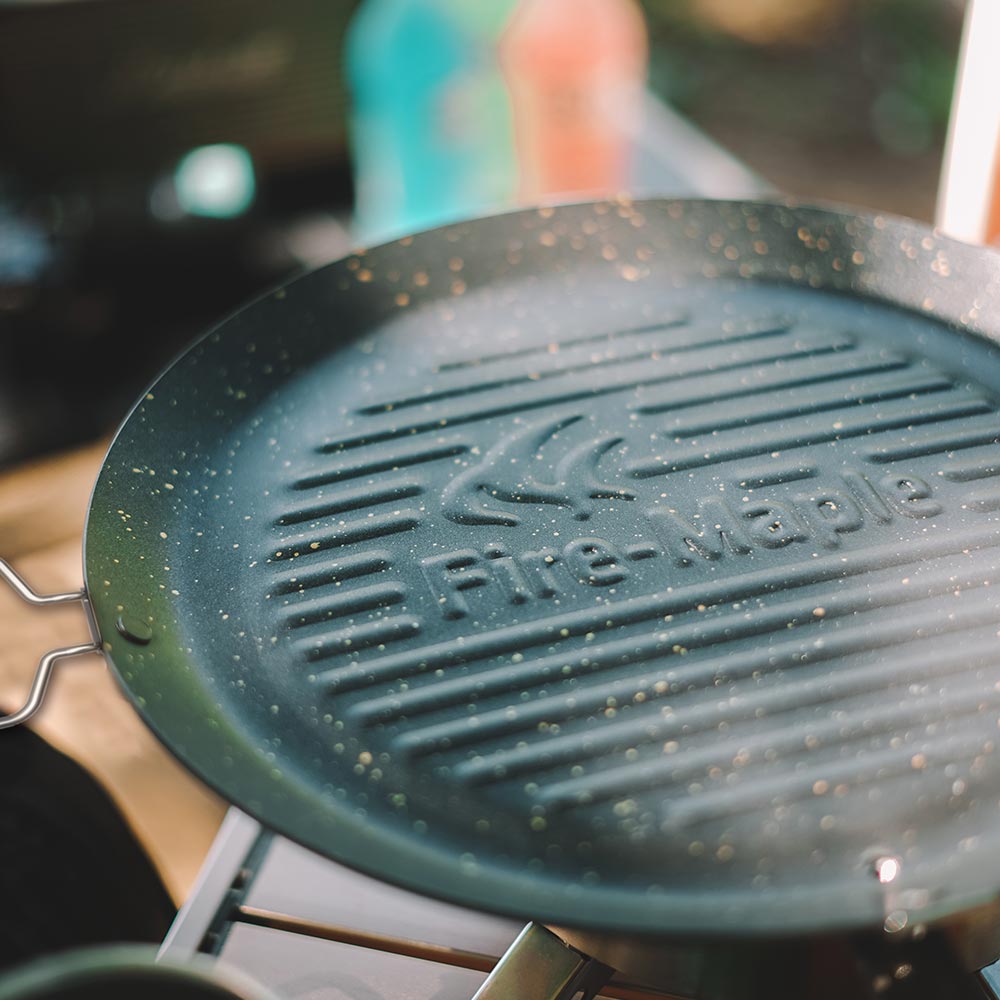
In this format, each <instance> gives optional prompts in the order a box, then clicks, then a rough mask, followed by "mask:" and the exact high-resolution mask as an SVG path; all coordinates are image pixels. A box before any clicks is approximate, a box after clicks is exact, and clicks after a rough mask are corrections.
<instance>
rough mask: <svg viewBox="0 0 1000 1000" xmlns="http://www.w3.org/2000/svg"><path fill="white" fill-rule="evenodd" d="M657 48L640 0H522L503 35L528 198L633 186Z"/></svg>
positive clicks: (522, 188) (523, 194)
mask: <svg viewBox="0 0 1000 1000" xmlns="http://www.w3.org/2000/svg"><path fill="white" fill-rule="evenodd" d="M647 53H648V46H647V38H646V26H645V21H644V20H643V16H642V12H641V10H640V8H639V5H638V4H637V3H635V2H634V0H521V3H520V4H519V6H518V7H517V9H516V10H515V11H514V15H513V17H512V18H511V20H510V23H509V24H508V26H507V29H506V30H505V32H504V33H503V36H502V37H501V39H500V64H501V67H502V69H503V73H504V76H505V78H506V81H507V87H508V91H509V93H510V98H511V105H512V108H513V115H514V136H515V144H516V147H517V154H518V168H519V174H520V184H519V190H518V195H519V200H520V201H522V202H525V203H535V202H538V201H541V200H543V199H544V198H545V197H546V196H550V195H569V194H573V195H577V194H579V195H584V194H586V195H606V194H614V193H616V192H620V191H623V190H624V189H625V187H626V185H627V181H628V176H629V167H630V163H631V153H632V146H633V142H634V136H635V134H636V132H637V128H638V118H639V115H640V112H641V101H642V90H643V85H644V83H645V75H646V63H647Z"/></svg>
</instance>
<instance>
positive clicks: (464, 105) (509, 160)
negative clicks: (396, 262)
mask: <svg viewBox="0 0 1000 1000" xmlns="http://www.w3.org/2000/svg"><path fill="white" fill-rule="evenodd" d="M516 3H517V0H365V2H364V3H362V5H361V7H360V8H359V9H358V12H357V13H356V14H355V17H354V20H353V21H352V23H351V26H350V28H349V30H348V34H347V41H346V54H345V55H346V59H345V61H346V66H347V76H348V83H349V85H350V89H351V91H352V94H353V111H352V147H353V156H354V177H355V189H356V210H355V225H356V230H357V236H358V239H359V240H360V241H361V242H365V243H374V242H378V241H381V240H385V239H391V238H392V237H394V236H399V235H401V234H404V233H406V232H411V231H413V230H416V229H423V228H427V227H428V226H434V225H438V224H440V223H443V222H447V221H450V220H453V219H457V218H463V217H468V216H473V215H479V214H483V213H485V212H488V211H490V210H491V209H496V208H503V207H507V206H509V205H511V204H513V201H514V197H515V194H516V190H517V165H516V159H515V152H514V140H513V127H512V122H511V111H510V102H509V98H508V95H507V90H506V87H505V83H504V79H503V76H502V74H501V72H500V68H499V65H498V60H497V41H498V39H499V36H500V34H501V33H502V31H503V29H504V27H505V25H506V22H507V20H508V19H509V17H510V14H511V12H512V10H513V8H514V7H515V5H516Z"/></svg>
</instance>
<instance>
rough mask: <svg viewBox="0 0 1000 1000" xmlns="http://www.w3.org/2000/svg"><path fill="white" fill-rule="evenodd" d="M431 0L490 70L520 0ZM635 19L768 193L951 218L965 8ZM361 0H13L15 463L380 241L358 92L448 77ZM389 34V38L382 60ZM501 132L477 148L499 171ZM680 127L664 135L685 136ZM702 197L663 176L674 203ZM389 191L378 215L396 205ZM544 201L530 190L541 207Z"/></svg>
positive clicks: (10, 242) (700, 120) (1, 400)
mask: <svg viewBox="0 0 1000 1000" xmlns="http://www.w3.org/2000/svg"><path fill="white" fill-rule="evenodd" d="M398 6H399V5H398V4H396V7H397V8H398ZM416 6H417V7H419V8H421V10H423V11H425V13H426V12H427V11H430V13H431V14H433V16H434V17H437V18H439V21H437V22H434V23H435V24H436V25H438V26H437V27H435V29H434V31H433V32H430V33H429V34H428V39H429V42H428V43H427V44H430V45H432V46H433V45H439V46H440V49H441V51H440V53H438V55H437V56H436V57H435V58H437V60H438V62H437V63H436V64H435V65H436V66H437V67H438V68H440V67H443V66H446V64H447V65H450V64H449V63H448V60H449V59H452V60H453V62H454V65H455V66H458V65H459V62H460V60H459V57H458V56H456V55H455V53H454V52H452V51H450V50H446V47H445V44H444V42H443V41H442V38H443V37H444V36H443V35H442V31H443V30H444V28H449V30H450V27H449V25H450V24H451V22H450V21H449V20H448V19H449V18H451V19H453V20H454V22H455V24H456V25H457V24H458V23H459V21H462V19H464V23H463V24H462V31H464V32H465V34H464V35H461V36H459V35H457V34H456V35H455V37H456V38H458V37H461V38H466V39H472V40H473V41H470V42H468V44H469V45H470V46H479V47H480V49H481V50H482V51H481V52H480V57H481V59H482V58H487V57H485V56H483V55H482V53H483V52H486V51H487V49H488V48H489V47H490V46H494V47H496V46H499V45H500V43H499V42H498V39H500V38H501V36H502V35H503V34H504V32H505V31H507V32H509V29H508V27H507V26H506V25H507V20H509V18H510V17H511V16H512V11H513V10H514V8H515V7H516V6H517V5H516V4H515V3H514V2H513V0H492V2H491V3H487V4H481V3H479V2H478V0H438V2H436V3H433V2H431V0H420V2H419V3H417V4H416ZM641 6H642V12H643V14H644V16H645V22H646V28H647V30H648V82H649V86H650V87H651V89H652V91H653V92H654V93H655V94H656V95H657V96H658V97H659V98H660V99H662V100H663V101H664V102H665V103H666V104H667V105H669V106H670V107H672V108H673V109H675V110H676V111H677V112H679V113H680V115H681V116H683V117H684V118H686V119H687V120H689V121H690V122H691V123H693V124H694V125H695V126H696V127H697V128H698V129H700V130H702V131H703V132H704V133H705V134H707V135H708V136H710V137H712V138H713V139H715V140H716V141H717V142H718V143H719V144H721V146H723V147H724V148H725V149H728V150H729V151H730V152H731V153H733V154H734V155H735V157H737V158H738V159H740V160H742V161H743V162H744V163H745V164H747V165H748V166H749V167H750V168H751V169H752V170H754V171H756V173H757V174H759V175H760V177H761V178H763V180H764V181H765V182H767V183H769V184H770V185H773V186H774V187H775V188H777V189H779V190H781V191H783V192H788V193H793V194H797V195H803V196H806V197H809V198H817V199H826V200H835V201H844V202H850V203H854V204H858V205H863V206H870V207H875V208H879V209H884V210H888V211H892V212H898V213H902V214H906V215H911V216H915V217H917V218H921V219H930V218H931V216H932V213H933V206H934V198H935V192H936V189H937V184H938V177H939V172H940V167H941V158H942V146H943V140H944V135H945V129H946V124H947V120H948V114H949V106H950V102H951V94H952V86H953V78H954V74H955V68H956V62H957V58H958V52H959V41H960V34H961V25H962V15H963V7H964V4H963V3H962V2H960V0H740V2H734V0H644V2H643V3H642V5H641ZM357 7H358V4H356V3H351V2H330V0H283V2H282V3H281V4H273V3H270V2H267V0H63V2H59V0H46V2H38V0H0V465H6V464H10V463H12V462H14V461H16V460H18V459H22V458H25V457H28V456H31V455H36V454H40V453H42V452H45V451H49V450H52V449H55V448H61V447H65V446H68V445H71V444H74V443H78V442H81V441H85V440H91V439H94V438H96V437H98V436H100V435H102V434H107V433H108V432H109V431H110V430H111V429H112V428H113V426H114V425H115V424H116V423H117V421H118V420H119V419H120V418H121V417H122V416H123V412H124V409H125V408H126V407H127V405H128V403H129V401H130V400H131V399H132V398H133V397H134V396H135V395H136V394H137V393H138V392H139V391H140V390H141V389H142V387H143V386H144V385H145V384H146V383H147V382H148V381H150V380H151V379H152V377H153V376H154V375H155V373H156V371H157V370H158V368H159V367H160V366H161V365H162V364H163V363H165V362H166V361H167V360H169V358H170V357H171V356H172V355H173V354H175V353H176V352H177V351H178V350H179V349H180V348H181V347H182V346H183V344H184V343H185V342H187V341H188V340H189V339H190V338H191V337H193V336H194V335H196V334H197V333H198V332H199V331H200V330H203V329H204V328H205V327H206V326H208V325H209V324H211V323H213V322H214V321H216V320H218V319H219V318H221V317H222V316H223V315H224V314H226V313H227V312H228V311H230V310H232V309H233V308H235V307H236V306H237V305H239V304H240V303H242V302H243V301H245V300H246V299H248V298H249V297H251V296H253V295H255V294H257V293H259V292H261V291H262V290H264V289H265V288H267V287H269V286H271V285H273V284H275V283H277V282H279V281H281V280H283V279H285V278H287V277H288V276H290V275H292V274H294V273H296V272H297V271H300V270H302V269H304V268H307V267H311V266H315V265H317V264H318V263H322V262H323V261H325V260H330V259H333V258H335V257H336V256H338V255H340V254H341V253H343V252H345V251H346V250H347V249H348V248H350V247H351V246H352V245H353V244H354V243H355V242H360V241H363V240H365V239H369V238H374V236H375V235H376V234H378V233H380V232H382V231H383V230H379V229H378V227H377V226H375V225H374V224H373V225H371V226H366V225H364V224H363V223H364V220H363V219H358V218H355V217H353V216H352V207H353V205H354V198H355V189H356V185H355V174H354V172H353V171H352V161H351V152H350V150H351V144H350V142H349V137H352V136H353V138H354V143H355V164H356V165H357V169H358V170H359V171H360V173H359V175H358V185H357V190H358V191H359V192H363V191H365V190H369V188H370V187H371V184H369V182H370V181H372V179H371V178H370V177H369V178H367V179H366V178H365V177H364V176H362V174H364V171H365V170H370V167H366V166H365V163H366V162H367V163H369V164H370V163H376V164H379V163H384V162H385V161H386V154H384V153H383V152H382V151H381V147H379V145H378V143H379V142H383V141H384V137H383V138H379V135H381V133H378V129H377V128H375V127H369V125H370V124H371V122H369V121H368V119H364V120H362V118H361V114H360V112H359V111H358V108H363V110H364V111H365V114H366V115H368V116H369V118H370V117H372V116H373V115H375V112H372V110H371V104H370V102H369V104H368V105H365V104H364V102H363V100H361V98H359V97H358V93H359V90H360V88H369V91H371V90H372V88H377V87H380V86H381V87H383V88H385V87H388V88H389V90H391V89H392V86H393V80H394V79H397V78H398V79H403V78H406V79H413V80H418V81H422V82H423V83H427V84H428V86H431V85H432V84H433V85H434V86H437V85H438V84H439V83H440V80H439V79H438V78H437V77H435V79H434V80H433V81H430V82H428V81H429V78H427V77H426V72H429V71H428V70H426V67H425V68H423V69H422V68H421V67H420V66H418V65H417V64H416V62H414V63H413V64H412V65H411V64H410V60H411V57H413V53H412V52H411V51H410V50H409V49H407V48H406V47H405V39H406V38H413V37H415V36H414V35H413V32H414V30H415V29H414V28H413V27H412V25H411V26H409V27H406V32H409V34H402V35H400V36H399V37H400V38H402V39H403V40H404V42H403V44H404V47H403V48H397V49H393V48H392V45H393V44H397V43H398V42H399V39H398V38H397V39H396V41H393V40H392V38H390V36H391V32H392V31H393V30H397V29H398V31H403V27H401V24H402V22H400V21H399V16H401V15H399V12H398V10H396V11H395V13H394V8H393V3H392V2H390V0H366V3H365V8H366V10H365V14H366V17H367V21H366V22H365V27H363V28H362V27H357V23H360V22H361V20H363V19H361V18H359V21H358V22H357V23H356V26H355V27H354V28H352V29H350V30H351V31H352V32H353V36H352V35H351V34H349V27H348V26H349V23H350V22H351V18H352V16H353V15H354V13H355V9H356V8H357ZM622 9H623V10H624V7H623V8H622ZM421 16H423V15H421ZM427 16H428V17H430V14H427ZM602 16H603V15H602ZM622 16H623V17H624V14H622ZM394 17H395V18H396V20H395V21H394V20H393V18H394ZM473 22H475V23H473ZM422 23H424V24H429V23H431V22H429V21H427V20H426V18H425V21H424V22H422ZM622 23H624V22H622ZM536 27H537V26H536ZM456 30H457V29H456ZM533 30H534V29H533ZM538 30H542V29H541V28H538ZM377 31H382V32H383V33H385V32H388V34H384V38H383V41H382V42H379V43H378V44H379V45H383V48H382V49H380V50H379V52H378V53H376V52H374V50H372V49H371V46H372V45H373V44H375V43H374V42H373V38H374V37H375V34H376V32H377ZM428 31H430V29H428ZM626 34H627V33H626ZM448 37H451V36H448ZM581 37H582V36H581ZM622 37H623V38H624V37H625V36H624V35H623V36H622ZM386 39H388V40H386ZM383 43H384V44H383ZM579 44H584V42H580V43H579ZM622 45H623V46H624V47H625V48H623V50H622V51H623V53H624V52H625V49H626V48H628V46H629V45H632V47H633V49H636V44H635V43H634V42H628V41H627V39H626V40H625V41H623V42H622ZM345 47H346V52H347V57H346V58H345ZM366 47H367V48H366ZM424 47H425V48H426V46H424ZM508 47H509V46H508ZM411 48H412V46H411ZM477 51H479V50H478V49H477ZM490 51H492V49H490ZM630 51H631V50H630ZM636 51H638V49H636ZM525 52H527V49H525ZM522 55H523V57H524V58H528V56H526V55H524V54H523V53H522ZM626 55H627V53H626ZM633 55H634V53H633ZM413 58H415V57H413ZM463 58H464V57H463ZM489 58H490V59H491V58H492V56H490V57H489ZM636 58H638V56H636ZM487 61H488V60H487ZM397 65H398V66H399V71H398V73H397V74H396V76H395V77H394V76H392V73H396V68H395V67H396V66H397ZM491 65H492V64H491ZM616 65H618V66H619V69H620V70H621V72H626V73H627V72H629V70H628V69H627V65H631V63H628V61H627V59H626V57H625V55H623V56H622V60H620V61H619V63H618V64H616ZM373 66H374V67H385V66H388V67H389V69H390V74H389V76H385V75H384V74H383V76H384V78H381V79H374V77H373V76H372V73H371V72H369V71H370V70H371V68H372V67H373ZM462 66H464V67H465V68H464V69H463V70H462V71H463V72H465V73H468V72H469V69H468V63H467V62H466V63H462ZM407 72H408V73H410V74H411V76H410V77H406V73H407ZM441 72H442V73H443V72H444V70H441ZM421 73H424V74H425V75H424V76H421V75H420V74H421ZM439 75H440V74H439ZM347 77H350V78H351V79H350V80H348V79H347ZM539 78H540V77H539ZM466 79H472V78H471V77H467V78H466ZM475 79H476V80H477V81H478V82H477V84H476V86H477V87H478V88H479V89H478V90H477V89H475V88H466V89H467V90H468V91H469V92H474V93H475V94H476V95H478V97H481V98H482V100H484V101H486V100H493V99H494V98H493V97H490V96H489V94H490V93H492V92H490V91H489V87H490V86H491V84H490V82H489V79H487V77H485V76H484V77H482V78H480V77H476V78H475ZM498 79H499V77H498ZM352 86H353V88H354V97H353V98H352V96H351V95H352ZM494 96H495V95H494ZM361 97H364V95H361ZM369 97H370V93H369ZM387 99H388V98H387ZM484 106H485V105H484ZM495 107H496V108H498V109H499V108H500V104H496V105H495ZM352 109H353V111H352ZM382 110H384V109H382ZM453 111H454V109H452V112H453ZM452 112H449V113H452ZM378 113H379V114H381V110H380V111H379V112H378ZM503 113H506V112H503ZM497 114H498V115H501V116H502V112H501V111H499V110H498V111H497ZM352 122H353V126H352ZM383 124H384V123H383ZM488 124H491V123H490V122H489V121H488ZM502 124H503V123H502V122H499V119H498V125H497V128H496V129H495V130H494V134H492V135H491V134H485V135H484V137H482V143H488V142H494V143H495V148H494V147H491V148H489V149H487V148H486V147H485V146H484V148H483V150H481V153H482V156H483V157H486V158H487V159H488V162H489V163H490V164H492V167H495V168H496V170H499V169H500V165H501V161H502V160H503V157H504V155H506V154H505V153H504V151H503V149H501V148H500V147H501V145H502V143H501V142H500V139H498V138H497V137H498V136H500V137H501V138H502V134H503V132H502V128H501V127H500V126H501V125H502ZM373 137H374V138H373ZM661 138H662V140H663V143H665V144H666V146H668V147H669V145H670V143H671V141H672V140H671V135H670V133H669V130H667V134H665V135H664V136H662V137H661ZM358 143H367V144H368V145H366V147H365V149H364V150H361V153H360V155H359V150H358V148H357V145H358ZM380 155H381V156H382V160H381V161H380V160H379V159H378V157H379V156H380ZM407 155H408V154H407ZM668 155H670V154H669V152H668ZM676 155H677V156H681V155H683V154H682V153H677V154H676ZM365 156H368V160H367V161H366V160H365ZM490 158H492V159H490ZM389 159H391V157H389ZM430 162H431V160H429V159H427V160H426V161H425V165H426V163H430ZM441 162H442V163H446V164H450V165H453V164H454V162H457V161H456V160H455V157H452V158H451V159H447V158H445V159H442V160H441ZM470 162H471V161H470ZM484 162H486V161H484ZM378 169H380V168H378ZM378 180H379V182H380V183H385V178H379V179H378ZM501 180H502V178H501ZM493 182H496V178H495V177H494V178H493V181H491V183H493ZM372 183H374V182H372ZM365 185H368V186H367V187H366V186H365ZM692 187H693V188H694V191H695V192H696V191H697V184H695V185H691V184H684V183H679V182H678V181H677V180H676V178H675V177H673V176H672V175H671V174H670V173H669V171H666V170H665V171H664V173H663V183H662V189H663V193H676V194H690V193H693V192H692ZM375 190H376V195H375V196H373V197H372V198H370V199H369V204H375V203H377V202H379V201H380V200H381V202H382V203H383V206H384V198H382V197H381V196H380V195H378V194H377V191H378V186H377V184H375ZM496 190H500V188H495V189H492V191H493V193H492V194H490V193H487V192H485V191H484V193H483V196H482V203H483V204H494V203H496V202H497V201H498V196H497V195H496V193H495V192H496ZM525 190H526V189H525V187H524V185H523V184H522V185H521V187H520V188H518V189H517V191H514V189H513V188H512V189H511V191H512V192H514V193H513V194H511V199H512V200H514V201H516V200H522V201H523V200H531V199H530V198H528V196H527V195H526V194H525ZM540 190H542V191H543V193H544V192H545V191H546V190H550V189H546V188H544V187H542V188H541V189H540ZM518 192H519V194H518ZM500 200H502V199H500ZM474 204H475V201H474V199H473V200H472V201H469V202H468V205H474ZM458 214H461V212H459V213H458ZM400 218H401V221H402V217H400ZM409 218H411V219H413V218H417V216H414V215H412V214H411V215H410V216H409ZM420 218H421V220H423V218H424V217H420ZM426 218H428V219H433V218H435V216H434V215H433V214H430V215H428V216H426Z"/></svg>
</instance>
